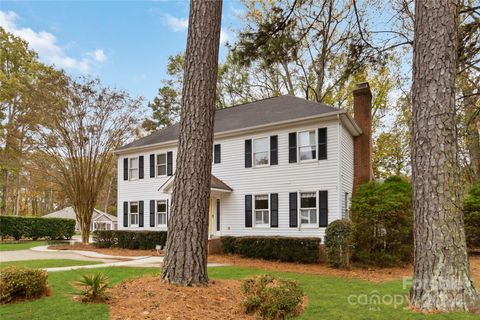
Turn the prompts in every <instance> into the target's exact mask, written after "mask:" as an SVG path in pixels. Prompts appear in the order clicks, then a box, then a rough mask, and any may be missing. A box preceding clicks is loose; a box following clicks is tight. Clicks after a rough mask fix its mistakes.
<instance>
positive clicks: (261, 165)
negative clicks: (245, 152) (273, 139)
mask: <svg viewBox="0 0 480 320" xmlns="http://www.w3.org/2000/svg"><path fill="white" fill-rule="evenodd" d="M262 139H266V140H267V163H266V164H256V162H255V140H262ZM261 153H263V152H261ZM252 164H253V167H254V168H262V167H268V166H270V137H259V138H255V139H252Z"/></svg>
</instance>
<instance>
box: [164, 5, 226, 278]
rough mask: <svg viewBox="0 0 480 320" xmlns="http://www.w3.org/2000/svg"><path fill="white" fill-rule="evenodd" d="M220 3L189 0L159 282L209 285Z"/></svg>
mask: <svg viewBox="0 0 480 320" xmlns="http://www.w3.org/2000/svg"><path fill="white" fill-rule="evenodd" d="M221 14H222V1H203V0H192V1H191V2H190V15H189V27H188V40H187V50H186V58H185V76H184V83H183V92H182V97H183V98H182V99H183V101H182V111H181V121H180V137H179V148H178V155H177V167H176V173H175V181H174V186H173V195H172V210H171V213H172V214H171V217H170V221H169V224H170V225H169V230H168V238H167V244H166V255H165V261H164V265H163V269H162V278H163V280H164V281H166V282H170V283H175V284H179V285H198V284H206V283H207V282H208V275H207V245H208V210H209V202H210V201H209V200H210V178H211V167H212V144H213V123H214V116H215V97H216V83H217V74H218V50H219V43H220V24H221Z"/></svg>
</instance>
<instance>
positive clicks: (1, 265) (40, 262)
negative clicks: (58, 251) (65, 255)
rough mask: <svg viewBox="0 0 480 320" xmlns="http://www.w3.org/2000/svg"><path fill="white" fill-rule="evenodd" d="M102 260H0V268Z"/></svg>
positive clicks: (49, 265)
mask: <svg viewBox="0 0 480 320" xmlns="http://www.w3.org/2000/svg"><path fill="white" fill-rule="evenodd" d="M100 263H103V262H102V261H84V260H67V259H65V260H61V259H48V260H27V261H9V262H0V270H1V269H5V268H6V267H9V266H22V267H30V268H57V267H68V266H85V265H89V264H100Z"/></svg>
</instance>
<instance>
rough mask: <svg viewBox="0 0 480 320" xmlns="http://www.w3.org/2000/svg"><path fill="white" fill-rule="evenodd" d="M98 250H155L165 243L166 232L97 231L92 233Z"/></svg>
mask: <svg viewBox="0 0 480 320" xmlns="http://www.w3.org/2000/svg"><path fill="white" fill-rule="evenodd" d="M93 238H94V245H95V246H96V247H98V248H110V247H119V248H124V249H132V250H136V249H142V250H143V249H147V250H148V249H155V247H156V245H160V246H162V247H164V246H165V244H166V242H167V232H166V231H130V230H98V231H95V232H94V233H93Z"/></svg>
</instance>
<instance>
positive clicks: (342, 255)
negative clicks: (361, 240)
mask: <svg viewBox="0 0 480 320" xmlns="http://www.w3.org/2000/svg"><path fill="white" fill-rule="evenodd" d="M354 239H355V230H354V227H353V223H352V222H351V221H350V220H348V219H342V220H335V221H333V222H332V223H330V224H329V225H328V227H327V229H326V230H325V251H326V252H327V261H328V264H329V265H331V266H332V267H335V268H348V267H350V259H351V257H352V251H353V243H354Z"/></svg>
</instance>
